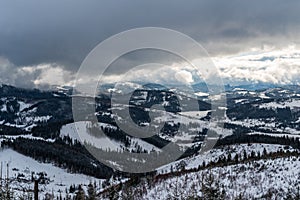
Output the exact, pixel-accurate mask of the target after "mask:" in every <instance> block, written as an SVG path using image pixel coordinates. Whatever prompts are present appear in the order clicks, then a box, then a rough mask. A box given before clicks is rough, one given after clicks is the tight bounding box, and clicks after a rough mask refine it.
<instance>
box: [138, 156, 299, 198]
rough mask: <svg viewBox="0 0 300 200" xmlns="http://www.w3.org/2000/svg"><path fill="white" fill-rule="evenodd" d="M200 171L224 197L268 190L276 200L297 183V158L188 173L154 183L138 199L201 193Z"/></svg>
mask: <svg viewBox="0 0 300 200" xmlns="http://www.w3.org/2000/svg"><path fill="white" fill-rule="evenodd" d="M202 174H212V175H213V176H214V179H215V180H216V181H219V183H220V185H222V186H223V187H224V189H225V191H226V194H227V195H228V197H227V198H226V199H234V198H233V197H237V196H238V194H240V193H241V194H243V195H244V196H243V199H250V198H251V197H252V196H254V198H257V199H261V197H262V195H265V194H267V193H268V192H269V191H270V190H271V194H274V192H278V193H279V194H278V195H279V196H278V199H284V198H285V197H286V194H287V193H288V190H289V189H294V188H295V187H297V186H299V184H300V160H299V158H297V157H290V158H277V159H274V160H271V159H269V160H259V161H254V162H251V163H246V164H237V165H231V166H226V167H222V168H220V167H216V168H212V169H207V170H203V171H199V172H194V173H188V174H184V175H181V176H179V177H173V178H169V179H166V180H163V181H160V182H157V184H156V185H155V186H154V187H152V188H150V189H149V190H148V191H147V192H146V193H144V194H143V197H142V199H145V200H146V199H148V200H150V199H151V200H152V199H157V200H159V199H168V198H170V199H172V197H173V198H174V195H176V194H180V197H181V198H183V199H184V197H188V196H189V195H193V193H194V195H202V193H201V192H202V181H201V180H202ZM218 189H220V188H218ZM280 195H281V196H280Z"/></svg>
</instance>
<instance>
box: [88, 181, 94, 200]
mask: <svg viewBox="0 0 300 200" xmlns="http://www.w3.org/2000/svg"><path fill="white" fill-rule="evenodd" d="M87 192H88V200H95V199H96V189H95V187H94V185H93V184H92V183H90V184H89V185H88V190H87Z"/></svg>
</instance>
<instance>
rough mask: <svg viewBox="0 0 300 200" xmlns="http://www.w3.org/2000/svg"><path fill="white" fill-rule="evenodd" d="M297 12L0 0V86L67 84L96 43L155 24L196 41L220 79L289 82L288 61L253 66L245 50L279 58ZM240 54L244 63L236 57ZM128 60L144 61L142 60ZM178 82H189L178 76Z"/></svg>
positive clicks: (264, 7) (290, 7) (289, 4)
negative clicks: (214, 63)
mask: <svg viewBox="0 0 300 200" xmlns="http://www.w3.org/2000/svg"><path fill="white" fill-rule="evenodd" d="M299 10H300V2H299V1H298V0H291V1H281V0H266V1H258V0H254V1H238V0H231V1H217V0H212V1H198V0H197V1H196V0H195V1H188V2H185V1H179V0H172V1H171V0H170V1H168V0H167V1H138V0H130V1H129V0H124V1H118V2H116V1H98V0H94V1H93V0H92V1H85V0H78V1H71V0H67V1H59V0H52V1H48V0H47V1H35V0H27V1H22V0H19V1H9V0H4V1H1V3H0V57H1V60H0V65H1V66H0V70H1V71H0V73H1V76H0V79H1V80H0V81H1V82H2V83H7V84H14V85H17V86H22V87H25V86H26V87H42V86H43V87H44V86H45V85H52V84H71V83H72V79H74V76H75V74H76V71H77V70H78V68H79V66H80V64H81V62H82V61H83V59H84V58H85V57H86V55H87V54H88V53H89V52H90V51H91V50H92V49H93V48H94V47H95V46H96V45H97V44H98V43H99V42H101V41H103V40H104V39H106V38H108V37H110V36H112V35H114V34H116V33H119V32H121V31H125V30H128V29H131V28H137V27H145V26H155V27H165V28H170V29H174V30H177V31H180V32H182V33H185V34H187V35H189V36H191V37H192V38H194V39H195V40H196V41H198V42H200V44H202V45H203V46H204V48H205V49H207V51H208V53H209V54H210V55H211V56H212V57H213V58H214V60H216V62H217V64H216V65H217V66H218V65H219V64H220V65H221V66H220V68H221V75H222V76H224V77H225V78H226V79H235V78H236V79H245V80H255V81H270V82H274V83H276V82H278V83H289V82H293V81H294V80H295V79H297V78H296V77H297V76H298V75H297V73H298V71H299V70H298V69H299V68H298V66H299V65H298V63H297V62H296V60H295V59H292V58H290V59H288V58H285V59H282V58H277V57H276V56H275V59H273V60H270V59H264V58H263V59H261V60H259V61H255V60H253V59H255V58H254V57H255V56H253V58H250V57H249V56H250V55H248V52H252V50H251V49H253V48H256V49H260V50H262V52H261V53H260V54H261V55H257V56H265V58H267V56H269V55H263V54H264V51H265V49H264V48H263V47H264V46H272V47H274V48H273V49H271V51H270V52H265V53H266V54H270V56H272V55H273V54H276V52H277V53H280V52H282V53H283V54H284V52H283V51H285V50H284V49H287V48H288V46H289V45H294V50H293V51H296V50H297V49H299V43H300V36H299V32H300V26H299V25H300V22H299V19H300V12H299ZM243 53H244V54H245V57H243V58H240V57H238V56H237V55H242V54H243ZM134 59H143V60H147V56H145V58H141V57H135V58H134ZM160 59H163V58H157V62H158V63H159V62H160ZM195 59H197V58H195ZM241 59H242V60H241ZM126 62H128V60H126ZM171 65H172V64H171ZM241 65H243V66H241ZM121 66H122V64H121V65H120V67H121ZM258 66H260V67H261V68H259V67H258ZM28 69H30V70H28ZM180 70H185V69H180ZM281 70H282V71H281ZM121 71H122V70H120V68H119V70H118V68H116V70H114V71H111V72H110V77H111V78H112V77H115V78H116V79H117V78H118V77H119V75H120V74H121ZM162 71H165V70H162ZM186 71H188V70H186ZM288 72H291V73H288ZM179 74H180V72H179ZM280 74H281V76H280ZM159 75H160V76H161V74H159ZM180 77H181V78H179V79H180V80H181V81H182V80H183V79H182V78H183V77H185V78H186V81H191V77H190V75H188V74H187V73H185V72H184V73H181V76H180ZM177 78H178V74H177ZM175 79H176V77H175ZM175 79H174V80H175ZM193 81H195V80H194V79H193Z"/></svg>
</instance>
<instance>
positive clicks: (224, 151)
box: [157, 144, 292, 174]
mask: <svg viewBox="0 0 300 200" xmlns="http://www.w3.org/2000/svg"><path fill="white" fill-rule="evenodd" d="M264 148H265V149H266V151H267V152H268V153H270V152H277V151H278V150H279V149H282V150H284V151H286V150H287V149H286V148H285V146H283V145H276V144H237V145H230V146H226V147H222V148H215V149H211V150H209V151H207V152H204V153H203V154H200V155H196V156H192V157H188V158H184V159H181V160H178V161H176V162H173V163H170V164H168V165H165V166H162V167H160V168H158V169H157V171H158V173H160V174H162V173H168V172H170V171H171V166H172V169H173V171H176V169H177V166H179V165H180V163H182V162H184V163H185V169H193V168H197V167H198V166H199V165H202V163H203V162H205V163H206V164H207V163H209V162H211V161H217V160H218V159H219V158H220V157H221V156H226V157H227V156H228V153H231V156H232V158H234V156H235V155H236V154H238V155H243V152H244V151H246V152H247V154H248V155H250V153H251V151H252V150H254V151H255V152H260V153H262V152H263V150H264ZM288 149H292V148H291V147H289V148H288Z"/></svg>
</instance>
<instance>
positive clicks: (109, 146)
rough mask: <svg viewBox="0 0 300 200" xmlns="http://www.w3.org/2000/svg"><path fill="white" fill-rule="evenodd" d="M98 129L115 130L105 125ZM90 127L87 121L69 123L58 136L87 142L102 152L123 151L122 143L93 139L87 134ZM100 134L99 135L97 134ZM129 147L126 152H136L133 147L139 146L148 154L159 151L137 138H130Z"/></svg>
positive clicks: (108, 139) (93, 137) (100, 124)
mask: <svg viewBox="0 0 300 200" xmlns="http://www.w3.org/2000/svg"><path fill="white" fill-rule="evenodd" d="M97 124H98V126H99V127H102V128H105V127H106V128H111V129H116V128H117V127H115V126H112V125H110V124H105V123H97ZM90 126H91V123H90V122H88V121H80V122H76V123H70V124H66V125H64V126H63V127H62V128H61V130H60V136H61V137H63V136H67V135H69V136H70V137H71V138H73V139H76V140H78V141H81V142H87V143H90V144H92V145H94V146H95V147H98V148H101V149H103V150H110V151H119V152H121V151H123V150H124V148H125V146H124V144H123V143H121V142H118V141H115V140H113V139H110V138H109V137H107V136H106V135H104V134H103V135H102V136H101V137H95V136H93V135H92V134H90V133H89V131H88V127H90ZM99 134H100V133H99ZM130 140H131V146H130V147H128V148H127V150H129V151H131V150H136V146H135V145H139V146H140V147H141V148H142V149H143V150H147V151H148V152H150V151H152V150H155V151H157V152H158V151H160V149H158V148H157V147H155V146H154V145H151V144H149V143H147V142H145V141H143V140H141V139H139V138H130Z"/></svg>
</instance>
